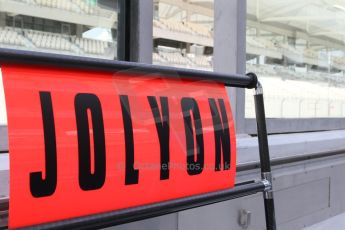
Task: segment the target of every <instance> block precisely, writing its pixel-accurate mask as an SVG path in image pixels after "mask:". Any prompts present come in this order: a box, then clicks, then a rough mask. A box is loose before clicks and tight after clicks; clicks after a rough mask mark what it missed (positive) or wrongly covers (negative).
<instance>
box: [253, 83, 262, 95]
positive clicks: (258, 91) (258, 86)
mask: <svg viewBox="0 0 345 230" xmlns="http://www.w3.org/2000/svg"><path fill="white" fill-rule="evenodd" d="M263 93H264V92H263V89H262V85H261V83H260V82H259V81H257V83H256V87H255V93H254V95H262V94H263Z"/></svg>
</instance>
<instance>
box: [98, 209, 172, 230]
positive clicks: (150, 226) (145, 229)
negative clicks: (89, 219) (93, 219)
mask: <svg viewBox="0 0 345 230" xmlns="http://www.w3.org/2000/svg"><path fill="white" fill-rule="evenodd" d="M177 222H178V217H177V213H173V214H169V215H165V216H161V217H156V218H151V219H147V220H142V221H136V222H133V223H129V224H123V225H119V226H115V227H110V228H105V229H106V230H137V229H140V230H154V229H164V230H177V229H178V227H177Z"/></svg>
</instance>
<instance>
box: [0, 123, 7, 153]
mask: <svg viewBox="0 0 345 230" xmlns="http://www.w3.org/2000/svg"><path fill="white" fill-rule="evenodd" d="M3 151H8V135H7V126H3V125H1V126H0V152H3Z"/></svg>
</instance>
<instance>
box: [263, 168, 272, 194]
mask: <svg viewBox="0 0 345 230" xmlns="http://www.w3.org/2000/svg"><path fill="white" fill-rule="evenodd" d="M261 178H262V183H264V185H265V191H264V197H265V199H273V186H272V173H271V172H263V173H261Z"/></svg>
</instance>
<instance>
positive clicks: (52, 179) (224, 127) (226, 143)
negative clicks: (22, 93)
mask: <svg viewBox="0 0 345 230" xmlns="http://www.w3.org/2000/svg"><path fill="white" fill-rule="evenodd" d="M39 95H40V102H41V109H42V119H43V129H44V143H45V172H46V175H45V178H44V179H43V177H42V172H31V173H30V191H31V194H32V195H33V196H34V197H37V198H38V197H44V196H50V195H52V194H54V192H55V189H56V185H57V153H56V136H55V124H54V114H53V105H52V99H51V94H50V92H39ZM147 100H148V103H149V105H150V108H151V111H152V115H153V118H154V120H155V125H156V130H157V134H158V138H159V143H160V164H161V166H162V165H169V155H170V153H169V135H170V130H169V106H168V98H167V97H160V98H159V101H160V104H161V106H160V107H161V109H159V106H158V102H157V98H156V97H155V96H148V97H147ZM217 101H218V106H219V109H220V111H219V110H218V107H217V102H216V100H215V99H213V98H209V99H208V102H209V106H210V111H211V114H212V121H213V127H214V139H215V168H214V169H215V171H220V170H221V166H222V165H223V170H229V168H230V134H229V126H228V119H227V114H226V109H225V105H224V101H223V99H218V100H217ZM120 104H121V110H122V117H123V124H124V135H125V150H126V162H125V185H131V184H138V177H139V170H138V169H135V168H134V139H133V127H132V119H131V112H130V104H129V100H128V96H127V95H120ZM180 104H181V112H182V114H183V121H184V127H185V135H186V163H187V164H188V165H195V166H198V167H186V170H187V172H188V175H191V176H192V175H197V174H200V173H201V172H202V170H203V165H204V139H203V132H202V123H201V118H200V111H199V108H198V104H197V102H196V100H195V99H194V98H191V97H183V98H182V99H181V102H180ZM74 107H75V116H76V124H77V136H78V159H79V160H78V161H79V165H78V166H79V186H80V188H81V189H82V190H95V189H100V188H101V187H102V186H103V184H104V182H105V177H106V167H105V166H106V151H105V149H106V148H105V134H104V124H103V115H102V108H101V103H100V100H99V98H98V97H97V96H96V95H95V94H89V93H79V94H77V95H76V96H75V99H74ZM88 110H89V111H90V112H91V122H92V128H93V134H94V135H93V142H94V172H93V173H92V172H91V156H90V154H91V151H90V146H91V145H90V133H89V121H88V113H87V111H88ZM193 130H195V132H194V131H193ZM195 152H196V153H195ZM195 154H196V157H195ZM221 158H223V162H222V163H223V164H221ZM167 179H169V167H161V168H160V180H167Z"/></svg>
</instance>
